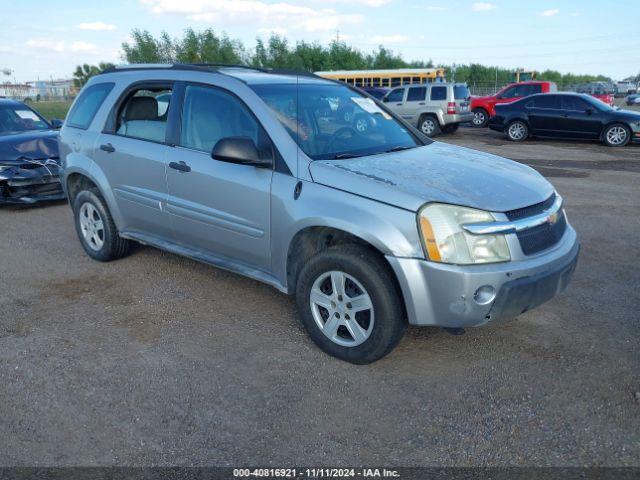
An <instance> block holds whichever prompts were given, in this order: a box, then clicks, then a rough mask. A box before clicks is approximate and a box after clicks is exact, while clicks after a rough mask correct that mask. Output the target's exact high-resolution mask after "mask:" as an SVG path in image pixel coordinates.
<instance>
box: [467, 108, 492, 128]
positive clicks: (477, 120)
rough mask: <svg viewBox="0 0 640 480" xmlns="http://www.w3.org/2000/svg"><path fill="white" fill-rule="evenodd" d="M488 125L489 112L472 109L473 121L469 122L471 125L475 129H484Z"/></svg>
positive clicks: (481, 109) (482, 109)
mask: <svg viewBox="0 0 640 480" xmlns="http://www.w3.org/2000/svg"><path fill="white" fill-rule="evenodd" d="M488 123H489V112H487V111H486V110H485V109H484V108H474V109H473V120H472V121H471V125H473V126H474V127H475V128H484V127H486V126H487V124H488Z"/></svg>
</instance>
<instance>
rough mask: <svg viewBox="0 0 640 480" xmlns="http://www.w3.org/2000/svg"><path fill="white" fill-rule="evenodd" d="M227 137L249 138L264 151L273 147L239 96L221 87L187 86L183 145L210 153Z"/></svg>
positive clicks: (183, 121) (183, 112)
mask: <svg viewBox="0 0 640 480" xmlns="http://www.w3.org/2000/svg"><path fill="white" fill-rule="evenodd" d="M227 137H249V138H251V139H252V140H253V141H254V143H255V145H256V147H258V150H260V151H261V152H264V151H266V149H267V148H268V146H270V142H269V141H268V139H267V137H266V134H265V133H264V132H263V131H262V128H261V127H260V126H259V125H258V122H257V121H256V119H255V118H254V117H253V115H252V114H251V113H250V112H249V111H248V110H247V107H246V106H245V105H244V104H243V103H242V102H241V101H240V100H238V99H237V98H236V97H234V96H233V95H231V94H229V93H227V92H225V91H223V90H220V89H217V88H211V87H202V86H198V85H189V86H187V89H186V92H185V97H184V106H183V109H182V129H181V134H180V145H182V146H183V147H188V148H193V149H195V150H201V151H203V152H207V153H209V152H211V151H212V150H213V147H214V146H215V145H216V143H218V141H220V140H221V139H223V138H227Z"/></svg>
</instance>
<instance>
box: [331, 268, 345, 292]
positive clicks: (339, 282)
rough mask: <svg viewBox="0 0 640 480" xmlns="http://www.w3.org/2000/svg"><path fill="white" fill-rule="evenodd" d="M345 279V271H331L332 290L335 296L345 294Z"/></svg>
mask: <svg viewBox="0 0 640 480" xmlns="http://www.w3.org/2000/svg"><path fill="white" fill-rule="evenodd" d="M344 281H345V278H344V273H342V272H331V290H332V291H333V295H334V297H337V296H338V295H342V296H344Z"/></svg>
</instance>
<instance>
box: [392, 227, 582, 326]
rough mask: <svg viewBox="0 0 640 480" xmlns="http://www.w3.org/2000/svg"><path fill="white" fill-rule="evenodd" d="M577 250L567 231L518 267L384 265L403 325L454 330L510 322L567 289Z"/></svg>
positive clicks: (400, 261)
mask: <svg viewBox="0 0 640 480" xmlns="http://www.w3.org/2000/svg"><path fill="white" fill-rule="evenodd" d="M579 250H580V244H579V242H578V240H577V236H576V233H575V231H574V230H573V228H571V227H570V226H568V228H567V231H566V233H565V235H564V237H563V239H562V240H561V241H560V242H559V243H558V244H557V245H555V246H554V247H553V248H551V249H549V250H547V251H544V252H541V253H540V254H536V255H532V256H531V257H530V258H525V259H523V260H518V261H511V262H505V263H496V264H491V265H468V266H460V265H446V264H442V263H436V262H429V261H426V260H422V259H415V258H399V257H392V256H387V260H388V261H389V263H390V264H391V266H392V268H393V270H394V272H395V274H396V277H397V278H398V281H399V283H400V288H401V290H402V295H403V297H404V301H405V305H406V310H407V317H408V320H409V323H411V324H413V325H425V326H426V325H432V326H441V327H452V328H459V327H472V326H478V325H483V324H485V323H487V322H492V323H495V322H499V321H507V320H512V319H514V318H515V317H517V316H518V315H520V314H521V313H524V312H526V311H528V310H531V309H532V308H535V307H537V306H539V305H541V304H542V303H545V302H547V301H549V300H551V298H553V297H554V296H555V295H558V294H559V293H561V292H563V291H564V290H565V289H566V287H567V285H568V284H569V282H570V280H571V277H572V275H573V272H574V270H575V266H576V263H577V260H578V252H579ZM481 287H483V288H482V289H481ZM488 287H491V288H490V289H489V288H488ZM480 289H481V290H480ZM491 289H493V293H492V294H489V295H487V294H486V292H487V290H489V291H490V292H491ZM478 292H480V293H478ZM482 292H484V293H482ZM493 295H495V296H493Z"/></svg>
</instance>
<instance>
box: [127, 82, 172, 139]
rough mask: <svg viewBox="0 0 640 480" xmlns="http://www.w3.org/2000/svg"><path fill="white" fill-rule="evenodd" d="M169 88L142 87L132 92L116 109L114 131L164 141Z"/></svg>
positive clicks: (129, 135) (169, 99) (133, 136)
mask: <svg viewBox="0 0 640 480" xmlns="http://www.w3.org/2000/svg"><path fill="white" fill-rule="evenodd" d="M170 101H171V89H170V88H168V87H160V86H159V87H144V88H140V89H138V90H135V91H134V92H132V93H131V94H130V95H129V96H128V98H127V100H126V101H125V102H124V103H123V104H122V106H121V107H120V109H119V110H118V115H117V124H116V133H117V134H118V135H124V136H125V137H132V138H139V139H141V140H150V141H152V142H164V141H165V136H166V132H167V117H168V112H169V103H170Z"/></svg>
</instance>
